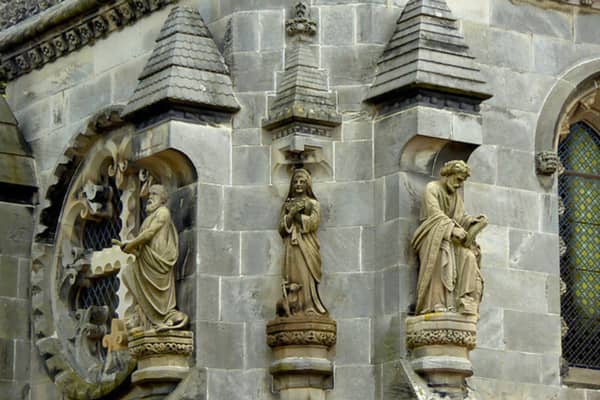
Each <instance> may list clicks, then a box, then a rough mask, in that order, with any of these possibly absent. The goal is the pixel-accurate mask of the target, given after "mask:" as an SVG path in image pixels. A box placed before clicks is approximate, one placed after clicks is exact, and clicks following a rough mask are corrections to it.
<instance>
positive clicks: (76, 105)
mask: <svg viewBox="0 0 600 400" xmlns="http://www.w3.org/2000/svg"><path fill="white" fill-rule="evenodd" d="M67 93H68V96H69V100H68V101H69V123H73V122H76V121H78V120H80V119H83V118H86V117H88V116H90V115H92V114H94V113H96V112H98V110H101V109H103V108H105V107H108V106H109V105H110V104H111V78H110V75H102V76H100V78H97V79H90V80H87V81H86V83H85V84H82V85H78V86H75V87H74V88H72V89H71V90H69V91H68V92H67Z"/></svg>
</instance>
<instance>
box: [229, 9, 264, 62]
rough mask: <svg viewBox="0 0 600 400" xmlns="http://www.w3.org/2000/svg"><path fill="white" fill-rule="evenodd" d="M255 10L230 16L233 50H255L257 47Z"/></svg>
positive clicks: (257, 35) (256, 15)
mask: <svg viewBox="0 0 600 400" xmlns="http://www.w3.org/2000/svg"><path fill="white" fill-rule="evenodd" d="M258 17H259V13H257V12H245V13H235V14H233V16H232V22H231V27H232V29H233V30H232V38H233V47H232V50H233V51H236V52H237V51H257V50H258V47H259V30H258Z"/></svg>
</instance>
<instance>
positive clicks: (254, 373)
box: [208, 369, 277, 400]
mask: <svg viewBox="0 0 600 400" xmlns="http://www.w3.org/2000/svg"><path fill="white" fill-rule="evenodd" d="M208 399H238V400H254V399H266V400H275V399H277V397H275V396H274V395H273V394H272V393H271V391H270V377H269V372H268V371H267V370H262V369H255V370H245V371H244V370H241V369H236V370H232V371H231V370H230V371H226V370H219V369H209V370H208Z"/></svg>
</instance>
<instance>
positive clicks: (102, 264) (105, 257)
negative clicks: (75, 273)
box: [90, 246, 135, 278]
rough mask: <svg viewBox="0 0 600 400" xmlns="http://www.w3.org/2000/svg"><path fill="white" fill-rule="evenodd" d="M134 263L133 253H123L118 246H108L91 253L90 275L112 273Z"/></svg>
mask: <svg viewBox="0 0 600 400" xmlns="http://www.w3.org/2000/svg"><path fill="white" fill-rule="evenodd" d="M134 263H135V256H134V255H131V254H126V253H123V251H121V249H120V248H119V246H113V247H108V248H106V249H102V250H101V251H95V252H93V253H92V261H91V269H90V275H91V276H92V277H94V278H98V277H102V276H107V275H113V274H115V273H117V272H119V271H120V270H121V268H122V267H125V266H130V265H133V264H134Z"/></svg>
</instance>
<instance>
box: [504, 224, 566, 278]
mask: <svg viewBox="0 0 600 400" xmlns="http://www.w3.org/2000/svg"><path fill="white" fill-rule="evenodd" d="M509 243H510V267H511V268H514V269H524V270H528V271H538V272H545V273H547V274H552V275H558V274H559V265H558V264H559V263H558V259H559V257H558V236H557V235H552V234H542V233H536V232H528V231H521V230H516V229H511V230H510V232H509Z"/></svg>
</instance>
